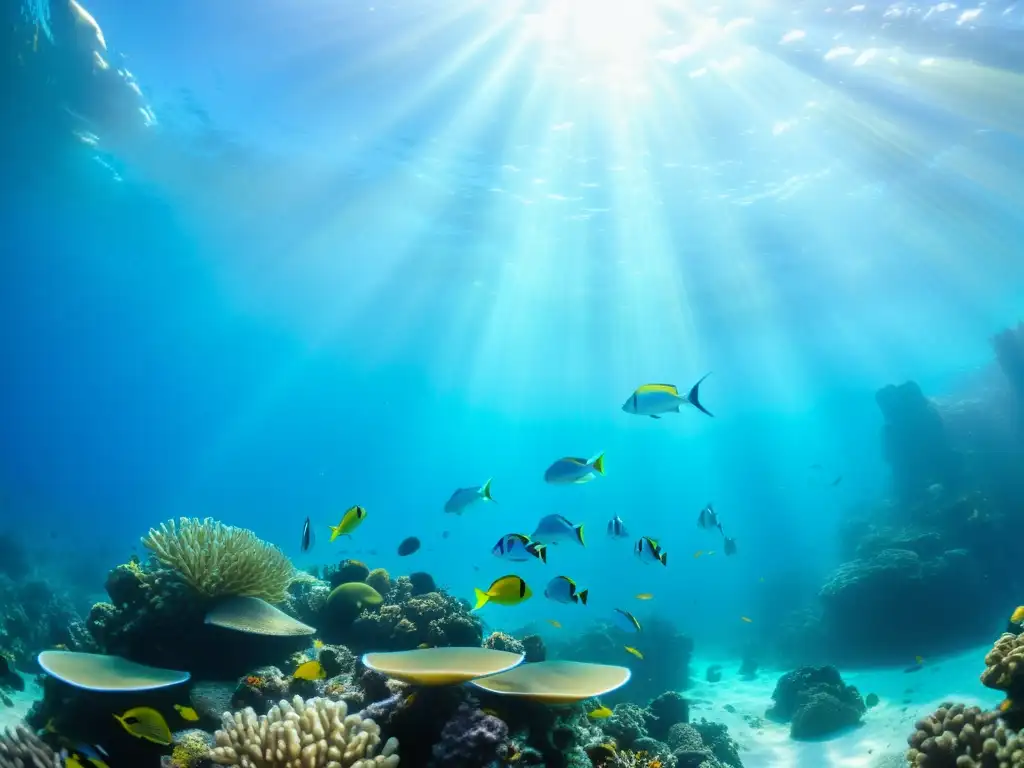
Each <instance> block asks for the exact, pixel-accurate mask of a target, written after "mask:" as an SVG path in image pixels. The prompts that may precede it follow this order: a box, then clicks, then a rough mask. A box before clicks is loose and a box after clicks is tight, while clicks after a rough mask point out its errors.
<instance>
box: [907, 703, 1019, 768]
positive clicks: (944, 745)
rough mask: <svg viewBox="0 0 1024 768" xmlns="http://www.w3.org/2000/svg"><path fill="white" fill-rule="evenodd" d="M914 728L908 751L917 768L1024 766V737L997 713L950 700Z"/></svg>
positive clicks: (911, 763) (1013, 767) (908, 759)
mask: <svg viewBox="0 0 1024 768" xmlns="http://www.w3.org/2000/svg"><path fill="white" fill-rule="evenodd" d="M915 727H916V730H915V731H914V733H912V734H911V735H910V738H908V739H907V742H908V743H909V744H910V749H908V750H907V754H906V761H907V763H908V764H910V765H912V766H914V767H915V768H1024V749H1022V747H1024V740H1022V739H1021V738H1020V736H1019V734H1017V732H1015V731H1013V730H1012V729H1010V728H1007V727H1006V726H1005V725H1003V724H1001V723H1000V722H999V715H998V713H996V712H983V711H982V710H981V709H979V708H978V707H965V706H964V705H963V704H954V703H953V702H949V701H947V702H943V703H942V705H941V706H939V708H938V709H937V710H935V712H934V714H931V715H929V716H928V717H925V718H923V719H921V720H918V721H917V725H916V726H915Z"/></svg>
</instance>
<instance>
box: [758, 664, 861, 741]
mask: <svg viewBox="0 0 1024 768" xmlns="http://www.w3.org/2000/svg"><path fill="white" fill-rule="evenodd" d="M772 700H773V701H774V702H775V703H774V705H773V706H771V707H770V708H769V709H768V711H767V712H765V716H766V717H767V718H768V719H770V720H774V721H775V722H779V723H787V722H788V723H790V736H791V737H792V738H794V739H815V738H821V737H824V736H829V735H831V734H834V733H835V732H836V731H838V730H841V729H843V728H846V727H849V726H852V725H856V724H858V723H859V722H860V720H861V718H862V717H863V715H864V712H865V711H866V707H865V705H864V701H863V699H862V698H861V696H860V693H859V692H858V691H857V689H856V688H855V687H854V686H852V685H846V684H845V683H844V682H843V680H842V678H841V677H840V676H839V671H838V670H837V669H836V668H835V667H830V666H826V667H801V668H800V669H797V670H794V671H793V672H787V673H786V674H784V675H783V676H782V677H781V678H779V682H778V683H777V684H776V686H775V691H774V692H773V693H772Z"/></svg>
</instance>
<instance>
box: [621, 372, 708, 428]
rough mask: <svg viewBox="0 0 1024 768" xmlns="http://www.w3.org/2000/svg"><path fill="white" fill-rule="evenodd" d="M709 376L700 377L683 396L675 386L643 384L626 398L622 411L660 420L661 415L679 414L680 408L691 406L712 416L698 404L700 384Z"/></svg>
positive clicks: (706, 374)
mask: <svg viewBox="0 0 1024 768" xmlns="http://www.w3.org/2000/svg"><path fill="white" fill-rule="evenodd" d="M710 375H711V374H710V373H705V374H704V375H703V376H701V378H700V381H698V382H697V383H696V384H694V385H693V386H692V387H690V391H689V392H687V393H686V394H685V395H680V394H679V388H678V387H677V386H676V385H675V384H644V385H643V386H640V387H637V388H636V390H635V391H634V392H633V394H632V395H630V396H629V397H628V398H626V402H624V403H623V404H622V410H624V411H625V412H626V413H635V414H636V415H637V416H650V417H651V418H652V419H660V418H661V415H662V414H663V413H679V409H680V407H681V406H684V405H692V406H693V407H694V408H696V409H697V410H698V411H700V412H701V413H704V414H706V415H708V416H714V414H713V413H712V412H711V411H709V410H708V409H707V408H705V407H704V406H703V405H701V403H700V385H701V382H703V381H704V379H706V378H707V377H708V376H710Z"/></svg>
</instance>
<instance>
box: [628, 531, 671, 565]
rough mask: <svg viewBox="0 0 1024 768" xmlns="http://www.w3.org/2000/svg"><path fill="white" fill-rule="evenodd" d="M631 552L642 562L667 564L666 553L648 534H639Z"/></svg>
mask: <svg viewBox="0 0 1024 768" xmlns="http://www.w3.org/2000/svg"><path fill="white" fill-rule="evenodd" d="M633 553H634V554H635V555H636V556H637V557H639V558H640V562H642V563H661V564H662V565H668V553H667V552H666V551H665V550H664V549H662V548H661V545H660V544H659V543H658V542H657V541H655V540H654V539H652V538H651V537H650V536H641V537H640V540H639V541H637V543H636V546H635V547H633Z"/></svg>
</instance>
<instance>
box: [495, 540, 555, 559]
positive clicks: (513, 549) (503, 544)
mask: <svg viewBox="0 0 1024 768" xmlns="http://www.w3.org/2000/svg"><path fill="white" fill-rule="evenodd" d="M491 554H492V555H494V556H495V557H500V558H502V559H503V560H511V561H512V562H514V563H522V562H525V561H527V560H530V559H531V558H537V559H538V560H540V561H541V562H542V563H546V562H547V561H548V548H547V546H545V545H544V544H541V543H539V542H536V541H531V540H530V537H529V536H526V535H525V534H522V533H507V534H505V535H504V536H502V537H501V538H500V539H498V543H497V544H495V545H494V546H493V547H491Z"/></svg>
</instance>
